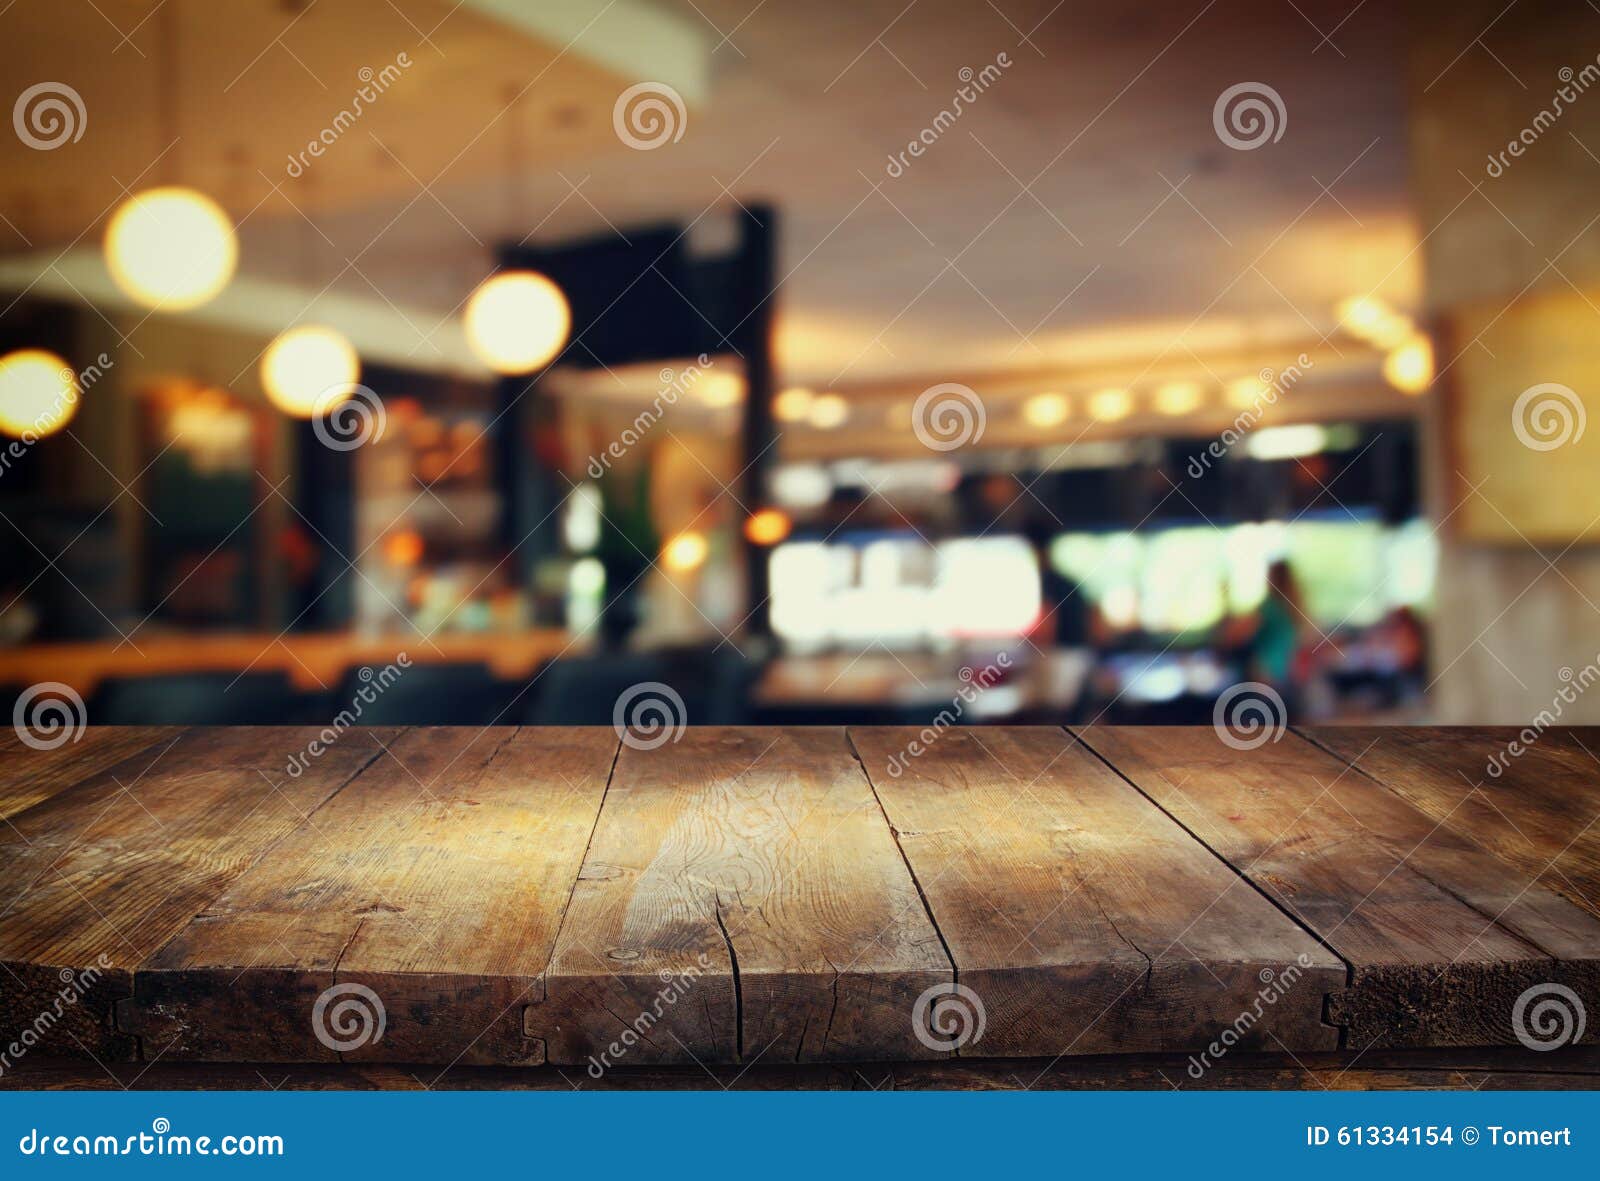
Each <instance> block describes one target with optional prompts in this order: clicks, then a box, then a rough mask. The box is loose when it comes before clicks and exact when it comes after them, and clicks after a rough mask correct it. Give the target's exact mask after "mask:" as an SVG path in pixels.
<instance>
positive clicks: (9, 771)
mask: <svg viewBox="0 0 1600 1181" xmlns="http://www.w3.org/2000/svg"><path fill="white" fill-rule="evenodd" d="M180 733H182V730H181V729H180V728H179V727H176V726H88V727H85V728H84V730H83V731H82V733H81V734H80V736H79V738H78V739H77V740H76V741H75V742H68V743H65V744H64V745H62V746H58V747H55V748H53V749H49V750H35V749H34V748H33V747H30V746H28V745H27V744H25V743H23V742H22V741H21V740H20V739H18V737H17V736H16V734H15V732H14V731H6V732H5V736H4V741H3V742H0V820H4V819H5V818H6V817H8V816H13V815H15V814H16V813H18V812H21V811H23V810H24V809H26V808H31V807H33V805H35V804H37V803H39V802H41V801H42V800H47V799H49V798H50V797H51V796H53V795H55V794H56V793H57V792H60V791H65V790H66V789H67V788H69V787H72V786H73V785H74V784H77V783H81V782H82V781H83V780H85V779H88V778H90V777H92V776H94V775H97V774H99V773H100V772H101V771H107V770H111V769H113V768H117V767H119V766H120V765H125V766H124V769H123V770H122V771H120V772H119V774H121V775H123V776H124V778H132V777H134V776H136V775H137V774H138V773H139V771H140V770H141V769H142V768H141V767H140V765H139V761H138V759H137V757H136V756H138V755H140V754H141V753H144V752H147V751H148V752H149V753H150V754H151V755H154V754H155V753H156V752H157V751H159V750H160V749H161V748H162V747H163V746H166V745H168V744H169V743H171V742H173V741H174V740H176V738H177V737H178V735H179V734H180Z"/></svg>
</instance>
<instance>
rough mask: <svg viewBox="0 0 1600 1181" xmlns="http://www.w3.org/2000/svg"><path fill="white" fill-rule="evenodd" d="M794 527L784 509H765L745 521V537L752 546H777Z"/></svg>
mask: <svg viewBox="0 0 1600 1181" xmlns="http://www.w3.org/2000/svg"><path fill="white" fill-rule="evenodd" d="M793 527H794V523H793V522H792V521H791V520H790V519H789V514H788V513H786V512H784V511H783V510H782V509H776V508H764V509H762V510H761V511H759V512H757V513H755V514H753V515H752V516H750V517H749V518H747V519H746V520H745V523H744V535H745V537H746V538H747V539H748V540H749V541H750V543H751V544H752V545H777V544H778V542H780V541H782V540H783V539H784V538H785V537H788V536H789V531H790V530H791V529H792V528H793Z"/></svg>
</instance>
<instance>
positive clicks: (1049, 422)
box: [1022, 394, 1070, 430]
mask: <svg viewBox="0 0 1600 1181" xmlns="http://www.w3.org/2000/svg"><path fill="white" fill-rule="evenodd" d="M1069 410H1070V407H1069V406H1068V405H1067V399H1066V395H1065V394H1035V395H1034V396H1033V397H1031V398H1029V399H1028V400H1027V401H1026V402H1024V403H1023V404H1022V420H1023V421H1024V422H1026V423H1027V424H1028V425H1029V426H1032V427H1038V428H1040V429H1041V430H1048V429H1049V428H1050V427H1053V426H1060V425H1061V424H1062V423H1064V422H1066V421H1067V413H1068V411H1069Z"/></svg>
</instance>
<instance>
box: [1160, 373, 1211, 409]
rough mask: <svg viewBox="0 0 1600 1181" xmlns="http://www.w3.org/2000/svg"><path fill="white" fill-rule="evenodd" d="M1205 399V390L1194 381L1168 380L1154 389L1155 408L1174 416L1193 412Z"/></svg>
mask: <svg viewBox="0 0 1600 1181" xmlns="http://www.w3.org/2000/svg"><path fill="white" fill-rule="evenodd" d="M1204 401H1205V390H1204V389H1202V388H1201V386H1200V383H1199V382H1195V381H1169V382H1168V383H1167V384H1166V385H1164V386H1162V387H1161V388H1160V389H1158V390H1157V391H1156V409H1157V410H1159V411H1160V412H1161V413H1162V414H1170V415H1172V416H1174V417H1177V416H1178V415H1182V414H1193V413H1194V412H1195V411H1196V410H1198V409H1200V404H1201V403H1202V402H1204Z"/></svg>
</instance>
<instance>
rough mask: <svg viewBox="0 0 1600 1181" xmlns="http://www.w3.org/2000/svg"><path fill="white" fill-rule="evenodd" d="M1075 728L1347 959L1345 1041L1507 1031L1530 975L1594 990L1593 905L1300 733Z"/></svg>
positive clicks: (1599, 979) (1598, 962) (1599, 976)
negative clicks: (1509, 861) (1243, 745)
mask: <svg viewBox="0 0 1600 1181" xmlns="http://www.w3.org/2000/svg"><path fill="white" fill-rule="evenodd" d="M1081 735H1082V737H1083V738H1084V740H1085V741H1086V742H1087V743H1088V744H1089V746H1091V747H1092V748H1094V749H1095V750H1096V751H1098V752H1099V753H1100V754H1101V755H1102V756H1103V757H1105V759H1106V760H1107V761H1108V762H1109V763H1111V764H1112V765H1113V766H1115V767H1116V768H1117V769H1118V770H1119V771H1120V772H1121V773H1122V774H1123V775H1124V776H1126V777H1127V778H1128V779H1129V780H1130V781H1131V782H1133V783H1134V784H1135V785H1137V786H1138V787H1139V788H1140V790H1142V791H1143V792H1145V794H1147V795H1148V796H1150V797H1151V798H1152V799H1154V800H1155V801H1156V802H1157V803H1158V804H1160V805H1161V806H1162V807H1163V808H1164V809H1166V810H1167V811H1168V812H1169V813H1171V814H1172V815H1173V816H1174V817H1176V818H1177V819H1178V820H1179V821H1180V822H1181V823H1182V824H1183V825H1184V826H1185V827H1187V828H1188V829H1189V830H1190V831H1191V832H1193V833H1194V834H1195V835H1196V836H1198V837H1199V838H1200V839H1201V840H1202V841H1204V842H1205V843H1206V844H1207V845H1208V846H1209V847H1211V848H1212V849H1214V850H1216V851H1217V853H1218V854H1220V855H1221V856H1222V857H1224V858H1225V859H1227V861H1228V862H1229V863H1230V864H1231V865H1233V866H1234V867H1235V868H1236V869H1238V870H1239V871H1240V872H1242V873H1244V874H1246V875H1247V876H1248V877H1249V878H1250V880H1251V881H1252V882H1253V883H1255V885H1256V886H1258V887H1259V888H1260V889H1261V890H1262V891H1263V892H1264V893H1266V894H1267V895H1269V896H1270V897H1271V898H1272V899H1273V900H1274V901H1276V902H1277V903H1278V904H1279V905H1280V906H1282V907H1283V908H1284V909H1285V910H1287V911H1289V912H1290V913H1291V914H1293V915H1295V916H1296V917H1297V918H1298V919H1299V920H1300V921H1301V922H1302V923H1304V924H1305V925H1306V926H1307V927H1308V928H1309V929H1311V930H1312V931H1314V932H1315V933H1316V934H1317V935H1318V936H1319V937H1320V938H1321V939H1322V940H1323V941H1324V942H1325V943H1326V944H1327V945H1328V946H1330V947H1332V948H1333V950H1334V951H1336V952H1338V953H1339V955H1340V956H1342V957H1343V958H1344V959H1345V960H1346V961H1347V962H1348V963H1349V964H1350V965H1351V968H1352V978H1351V985H1350V988H1349V989H1348V990H1346V991H1345V992H1344V993H1342V994H1337V995H1335V996H1334V997H1333V998H1331V1000H1330V1004H1329V1015H1330V1018H1331V1019H1333V1020H1337V1021H1338V1022H1339V1023H1340V1024H1342V1025H1345V1026H1346V1027H1347V1044H1349V1045H1351V1046H1355V1047H1357V1048H1359V1047H1362V1046H1366V1045H1379V1046H1383V1045H1413V1046H1422V1045H1497V1044H1499V1045H1509V1044H1513V1043H1514V1042H1515V1040H1516V1037H1515V1031H1514V1029H1513V1021H1512V1015H1513V1010H1514V1006H1515V1005H1516V1002H1517V999H1518V998H1519V997H1520V996H1522V995H1523V993H1524V992H1525V990H1528V989H1530V988H1533V987H1534V986H1536V985H1537V986H1543V985H1548V984H1552V983H1554V984H1560V985H1563V986H1565V987H1567V988H1571V989H1574V990H1576V991H1577V993H1578V994H1579V996H1594V995H1596V993H1595V989H1596V986H1597V985H1600V971H1597V968H1600V923H1597V922H1596V920H1595V918H1594V917H1593V916H1592V915H1589V914H1588V913H1586V912H1585V911H1583V910H1581V909H1580V908H1578V907H1576V906H1574V905H1573V904H1571V903H1570V902H1568V901H1566V900H1565V899H1563V898H1561V897H1559V896H1557V895H1555V894H1552V893H1550V892H1549V891H1547V890H1544V889H1542V888H1541V887H1539V886H1538V885H1537V884H1536V883H1535V882H1534V881H1533V880H1532V879H1531V878H1529V877H1528V876H1527V875H1525V874H1522V873H1519V872H1517V871H1515V870H1513V869H1511V868H1510V867H1508V866H1506V865H1505V864H1504V863H1503V862H1501V861H1499V860H1498V859H1497V858H1495V857H1493V856H1492V855H1490V854H1489V853H1487V852H1485V851H1484V850H1483V849H1482V848H1481V847H1479V846H1478V845H1476V844H1475V843H1473V842H1471V841H1469V840H1466V839H1465V838H1463V837H1461V836H1459V835H1458V834H1456V833H1455V832H1454V831H1452V830H1451V829H1449V828H1448V827H1444V826H1441V825H1439V824H1437V823H1436V822H1435V821H1433V820H1431V819H1429V818H1428V817H1427V816H1424V815H1423V814H1422V813H1420V812H1418V811H1417V810H1416V809H1415V808H1413V807H1412V806H1411V805H1410V804H1408V803H1406V802H1405V801H1404V800H1402V799H1401V798H1400V797H1399V796H1397V795H1395V794H1394V793H1392V792H1390V791H1388V790H1387V789H1385V788H1383V787H1382V786H1380V785H1379V784H1377V783H1376V782H1374V781H1373V780H1371V779H1368V778H1366V777H1365V776H1362V775H1360V774H1356V773H1352V772H1351V771H1350V770H1349V769H1348V767H1347V766H1346V765H1345V764H1344V763H1343V762H1341V761H1339V760H1337V759H1335V758H1333V757H1332V756H1331V755H1329V754H1328V753H1327V752H1325V751H1322V750H1319V749H1318V748H1316V747H1315V746H1313V745H1311V744H1310V743H1309V742H1306V741H1305V740H1304V739H1303V738H1300V737H1299V736H1298V735H1295V734H1293V733H1287V734H1283V735H1282V736H1281V738H1280V739H1279V740H1277V741H1273V742H1269V743H1268V744H1266V745H1263V746H1260V747H1258V748H1256V749H1253V750H1236V749H1233V748H1232V747H1230V746H1228V745H1227V744H1225V743H1224V742H1223V741H1222V739H1221V738H1220V737H1219V735H1218V734H1217V732H1216V731H1215V730H1214V729H1212V728H1211V727H1205V728H1200V727H1162V728H1146V729H1137V728H1132V727H1105V726H1094V727H1089V728H1087V729H1085V730H1083V731H1081ZM1596 1036H1597V1035H1596V1030H1595V1028H1594V1026H1593V1024H1592V1023H1591V1024H1590V1027H1589V1029H1588V1032H1587V1034H1586V1036H1585V1040H1587V1041H1593V1040H1594V1039H1595V1038H1596Z"/></svg>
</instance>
